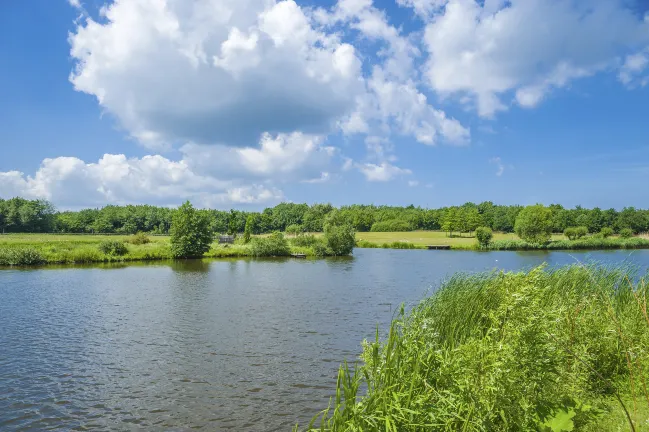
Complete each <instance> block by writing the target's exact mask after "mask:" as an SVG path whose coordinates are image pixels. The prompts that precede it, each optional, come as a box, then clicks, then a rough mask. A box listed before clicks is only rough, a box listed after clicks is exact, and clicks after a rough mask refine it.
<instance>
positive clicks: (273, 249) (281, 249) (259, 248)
mask: <svg viewBox="0 0 649 432" xmlns="http://www.w3.org/2000/svg"><path fill="white" fill-rule="evenodd" d="M251 251H252V255H253V256H256V257H282V256H288V255H290V254H291V248H290V247H289V245H288V241H287V240H286V239H285V238H284V234H282V233H281V232H274V233H272V234H271V235H269V236H268V237H256V238H254V239H253V240H252V242H251Z"/></svg>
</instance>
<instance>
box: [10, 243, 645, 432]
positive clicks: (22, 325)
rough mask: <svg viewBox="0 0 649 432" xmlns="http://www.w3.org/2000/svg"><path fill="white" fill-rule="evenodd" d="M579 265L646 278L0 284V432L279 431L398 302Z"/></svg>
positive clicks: (187, 275) (503, 256)
mask: <svg viewBox="0 0 649 432" xmlns="http://www.w3.org/2000/svg"><path fill="white" fill-rule="evenodd" d="M575 260H582V261H586V260H597V261H599V262H604V263H609V264H618V263H622V262H628V263H633V264H634V265H636V266H638V267H640V268H641V270H642V271H646V270H647V268H648V267H649V251H634V252H628V251H613V252H593V253H580V252H576V253H575V252H571V253H566V252H549V253H547V252H524V253H516V252H486V253H474V252H465V251H458V252H455V251H420V250H413V251H409V250H382V249H360V250H356V251H355V256H354V258H353V259H331V260H314V261H311V260H289V261H246V260H238V261H211V262H201V261H189V262H180V263H167V264H156V265H135V266H126V267H113V268H110V267H104V268H99V267H87V268H80V267H76V268H47V269H35V270H0V430H2V431H10V430H47V429H60V430H120V431H121V430H125V431H126V430H142V429H146V430H177V431H181V430H189V429H201V428H202V429H204V430H237V431H275V430H282V431H288V430H290V429H291V427H292V426H293V425H294V424H295V423H296V422H298V421H299V422H300V423H301V424H304V423H305V422H308V420H309V419H310V418H311V417H312V416H313V415H314V414H315V413H317V412H318V411H320V410H321V409H323V408H325V407H326V406H327V404H328V401H329V398H330V396H332V395H333V394H334V390H335V377H336V371H337V368H338V365H339V363H340V362H341V361H342V360H344V359H349V360H353V359H354V358H355V357H356V356H357V355H358V353H359V351H360V342H361V341H362V340H363V339H364V338H368V337H369V338H371V337H372V335H373V333H374V332H375V330H376V326H377V325H378V326H379V327H380V328H381V329H386V328H387V325H388V323H389V322H390V320H391V318H392V316H393V313H394V310H395V309H396V308H397V307H398V305H399V304H400V303H401V302H406V303H407V304H412V303H413V302H415V301H417V300H419V299H421V298H422V297H423V296H424V295H425V294H426V293H427V292H429V291H430V290H431V289H434V288H435V287H436V286H437V285H438V283H439V282H440V281H441V280H442V279H443V278H445V277H446V276H448V275H449V274H451V273H453V272H456V271H481V270H488V269H493V268H496V267H497V268H502V269H507V270H516V269H521V268H530V267H532V266H536V265H538V264H540V263H543V262H548V263H549V264H550V265H559V264H566V263H571V262H575Z"/></svg>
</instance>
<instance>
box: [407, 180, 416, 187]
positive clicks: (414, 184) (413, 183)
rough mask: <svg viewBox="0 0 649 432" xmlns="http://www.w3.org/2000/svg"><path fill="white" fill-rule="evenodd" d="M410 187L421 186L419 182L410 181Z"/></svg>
mask: <svg viewBox="0 0 649 432" xmlns="http://www.w3.org/2000/svg"><path fill="white" fill-rule="evenodd" d="M408 186H410V187H417V186H419V182H418V181H417V180H410V181H408Z"/></svg>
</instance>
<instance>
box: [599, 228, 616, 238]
mask: <svg viewBox="0 0 649 432" xmlns="http://www.w3.org/2000/svg"><path fill="white" fill-rule="evenodd" d="M599 233H600V234H601V235H602V237H604V238H608V237H610V236H612V235H613V228H611V227H604V228H602V230H601V231H600V232H599Z"/></svg>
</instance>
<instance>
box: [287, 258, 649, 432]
mask: <svg viewBox="0 0 649 432" xmlns="http://www.w3.org/2000/svg"><path fill="white" fill-rule="evenodd" d="M633 280H634V274H633V273H632V272H631V271H629V270H628V269H624V268H622V269H606V268H586V267H583V266H571V267H566V268H562V269H555V270H547V269H545V268H542V267H541V268H537V269H535V270H532V271H530V272H520V273H502V272H494V273H488V274H478V275H469V274H458V275H456V276H454V277H452V278H451V279H450V280H448V281H447V282H446V283H444V284H443V285H442V287H441V288H440V289H439V290H438V291H437V292H436V293H435V294H433V295H432V296H431V297H429V298H427V299H425V300H423V301H422V302H421V303H420V304H419V305H417V306H415V307H414V309H413V310H412V311H411V312H409V313H405V312H404V311H403V309H402V311H401V314H400V315H399V316H398V317H397V318H396V319H395V320H394V321H393V323H392V325H391V327H390V331H389V334H388V336H387V338H385V339H383V340H380V338H379V334H378V331H377V336H376V339H375V340H373V341H369V342H368V341H366V342H364V343H363V352H362V355H361V363H360V364H358V365H356V367H354V368H352V367H348V366H347V365H346V364H345V365H343V366H342V367H341V369H340V372H339V375H338V386H337V390H336V394H335V396H333V399H332V402H331V406H330V407H329V409H327V410H325V411H324V412H323V413H322V414H321V415H319V416H316V417H315V418H314V421H313V423H312V425H311V426H309V427H307V429H310V428H312V427H316V426H318V429H320V430H325V431H399V432H400V431H515V430H535V431H553V432H559V431H572V430H575V431H577V430H581V431H593V432H594V431H629V430H636V431H647V430H649V392H648V390H647V381H649V316H648V314H647V296H648V295H649V289H648V287H647V285H646V284H645V283H644V282H639V283H634V282H633ZM627 413H628V414H627ZM631 423H632V424H633V426H631ZM302 428H304V426H302ZM296 429H297V430H301V429H300V428H299V427H298V428H296Z"/></svg>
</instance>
